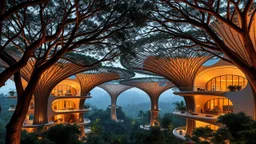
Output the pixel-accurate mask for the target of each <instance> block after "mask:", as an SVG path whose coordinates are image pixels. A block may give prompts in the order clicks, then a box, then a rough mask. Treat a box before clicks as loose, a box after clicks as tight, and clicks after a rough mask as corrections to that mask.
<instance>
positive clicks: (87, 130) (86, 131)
mask: <svg viewBox="0 0 256 144" xmlns="http://www.w3.org/2000/svg"><path fill="white" fill-rule="evenodd" d="M84 132H85V134H89V133H91V132H92V130H91V129H89V128H85V129H84Z"/></svg>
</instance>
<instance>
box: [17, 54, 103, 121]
mask: <svg viewBox="0 0 256 144" xmlns="http://www.w3.org/2000/svg"><path fill="white" fill-rule="evenodd" d="M87 63H88V64H89V63H91V62H90V61H88V62H87ZM34 64H35V60H34V59H31V60H29V61H28V63H27V65H26V66H25V67H24V68H23V69H22V70H21V75H22V77H23V78H24V79H25V80H26V81H30V76H31V73H32V71H33V68H34ZM98 66H100V65H95V66H92V67H84V66H78V65H76V64H74V63H72V62H70V61H68V60H65V59H60V60H59V61H58V62H57V63H56V64H54V65H53V66H52V67H50V68H49V69H47V70H46V71H45V72H44V73H43V74H42V75H41V78H40V80H39V82H38V84H37V86H36V89H35V92H34V98H35V110H34V121H33V124H45V123H48V116H47V108H46V107H48V98H49V95H50V93H51V91H52V89H53V88H54V87H55V86H56V85H57V84H58V83H59V82H61V81H62V80H64V79H65V78H68V77H69V76H72V75H74V74H76V73H79V72H83V71H86V70H90V69H93V68H97V67H98Z"/></svg>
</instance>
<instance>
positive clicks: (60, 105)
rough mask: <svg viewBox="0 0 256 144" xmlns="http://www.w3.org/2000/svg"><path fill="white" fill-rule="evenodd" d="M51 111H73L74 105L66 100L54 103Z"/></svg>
mask: <svg viewBox="0 0 256 144" xmlns="http://www.w3.org/2000/svg"><path fill="white" fill-rule="evenodd" d="M52 109H53V110H70V109H75V103H74V102H72V101H68V100H61V101H56V102H54V103H53V104H52Z"/></svg>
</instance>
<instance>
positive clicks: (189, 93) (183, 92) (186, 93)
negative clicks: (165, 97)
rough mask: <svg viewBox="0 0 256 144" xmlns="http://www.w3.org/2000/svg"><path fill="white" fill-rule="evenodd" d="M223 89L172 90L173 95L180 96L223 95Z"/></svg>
mask: <svg viewBox="0 0 256 144" xmlns="http://www.w3.org/2000/svg"><path fill="white" fill-rule="evenodd" d="M224 93H225V92H224V91H179V92H173V94H175V95H181V96H200V95H203V96H224Z"/></svg>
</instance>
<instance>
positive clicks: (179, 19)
mask: <svg viewBox="0 0 256 144" xmlns="http://www.w3.org/2000/svg"><path fill="white" fill-rule="evenodd" d="M154 4H155V9H154V12H153V14H152V20H153V22H151V23H150V24H149V25H150V27H151V28H152V29H151V31H160V32H163V33H167V34H170V35H171V36H172V38H174V39H178V38H181V39H186V40H187V41H189V42H190V43H182V44H180V47H185V48H193V47H195V46H199V47H201V50H202V51H206V52H209V53H211V54H214V55H215V56H217V57H219V58H221V59H223V60H226V61H228V62H231V63H233V64H234V65H235V66H237V67H238V68H239V69H240V70H241V71H242V72H243V73H244V74H245V75H246V77H247V78H248V80H249V82H250V84H251V86H252V88H253V89H254V92H255V91H256V75H255V73H256V45H255V37H254V36H253V34H255V26H256V25H255V20H256V19H255V17H256V14H255V13H256V9H255V7H254V6H255V1H254V0H246V1H233V0H228V1H222V0H214V1H191V0H155V1H154ZM219 53H223V54H224V55H225V57H221V56H220V55H219ZM254 97H255V98H254V99H255V100H254V101H255V102H256V95H255V96H254Z"/></svg>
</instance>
